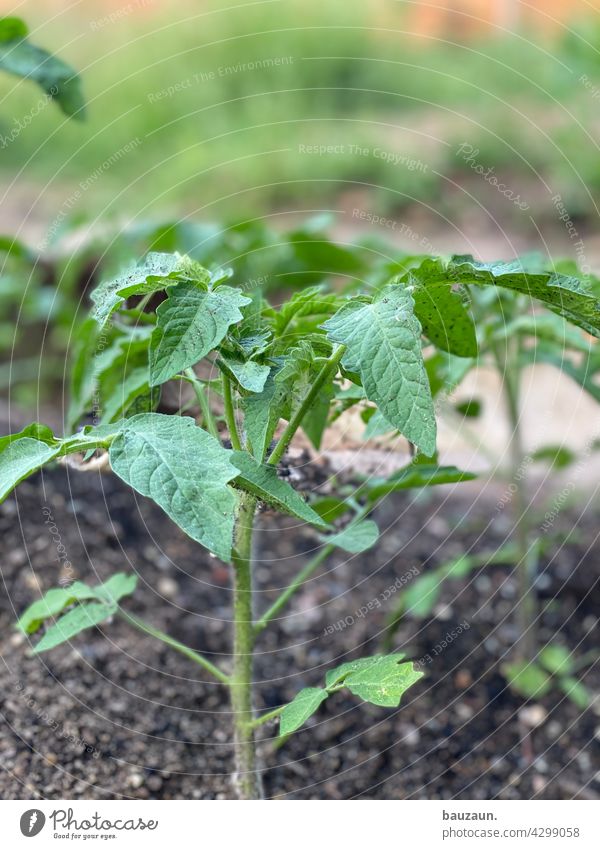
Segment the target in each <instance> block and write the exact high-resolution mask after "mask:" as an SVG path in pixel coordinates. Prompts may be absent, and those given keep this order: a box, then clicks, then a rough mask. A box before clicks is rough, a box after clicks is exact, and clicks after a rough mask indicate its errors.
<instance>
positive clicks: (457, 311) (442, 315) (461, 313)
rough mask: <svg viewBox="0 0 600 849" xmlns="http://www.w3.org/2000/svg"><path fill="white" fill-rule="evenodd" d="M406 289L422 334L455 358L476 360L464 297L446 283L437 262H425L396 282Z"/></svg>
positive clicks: (449, 282) (474, 337)
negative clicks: (412, 301)
mask: <svg viewBox="0 0 600 849" xmlns="http://www.w3.org/2000/svg"><path fill="white" fill-rule="evenodd" d="M400 284H401V285H404V286H407V287H409V291H410V292H411V294H412V296H413V299H414V302H415V306H414V310H415V315H416V317H417V318H418V320H419V322H420V324H421V327H422V328H423V333H424V334H425V336H427V338H428V339H430V340H431V341H432V342H433V343H434V345H436V347H438V348H441V349H442V350H443V351H448V353H450V354H454V355H455V356H457V357H476V356H477V337H476V335H475V325H474V324H473V318H472V316H471V314H470V312H469V308H468V296H467V295H466V293H465V292H464V290H463V291H460V290H459V291H455V288H454V287H453V283H452V281H450V280H447V279H446V274H445V268H444V264H443V262H442V261H441V260H436V259H426V260H425V261H424V262H423V263H422V264H421V265H420V266H419V267H418V268H416V269H411V270H410V271H408V273H407V274H406V275H405V276H403V277H402V278H401V279H400Z"/></svg>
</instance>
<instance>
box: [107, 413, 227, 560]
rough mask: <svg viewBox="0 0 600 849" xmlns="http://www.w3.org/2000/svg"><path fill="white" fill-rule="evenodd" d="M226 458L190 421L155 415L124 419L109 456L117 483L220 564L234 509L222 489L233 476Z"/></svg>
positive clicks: (223, 452)
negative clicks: (123, 484) (153, 507)
mask: <svg viewBox="0 0 600 849" xmlns="http://www.w3.org/2000/svg"><path fill="white" fill-rule="evenodd" d="M230 456H231V452H230V451H227V450H226V449H225V448H223V447H222V445H221V444H220V443H219V442H218V441H217V440H216V439H215V438H214V437H212V436H211V435H210V434H208V433H207V432H206V431H204V430H202V428H200V427H197V426H196V424H195V422H194V420H193V419H191V418H189V417H187V416H168V415H163V414H160V413H143V414H141V415H139V416H132V417H131V418H130V419H125V420H124V421H123V422H122V424H121V430H120V432H119V433H118V435H117V436H116V437H115V439H114V440H113V442H112V443H111V446H110V450H109V457H110V464H111V466H112V469H113V471H114V472H115V473H116V474H117V475H118V476H119V477H120V478H122V479H123V480H124V481H125V482H126V483H128V484H129V485H130V486H132V487H133V488H134V489H135V490H137V491H138V492H140V493H141V494H142V495H147V496H149V497H150V498H152V499H153V500H154V501H155V502H156V503H157V504H158V505H159V506H160V507H162V509H163V510H164V511H165V512H166V513H167V515H169V516H170V517H171V519H173V521H174V522H175V523H176V524H177V525H179V527H180V528H182V530H184V531H185V532H186V534H188V536H190V537H191V538H192V539H195V540H196V541H197V542H200V543H202V545H204V546H206V548H208V549H209V551H212V552H214V553H215V554H216V555H217V556H218V557H220V558H221V559H222V560H225V561H229V560H230V558H231V545H232V536H233V523H234V514H235V509H236V505H237V498H236V496H235V493H234V492H233V490H232V489H231V488H230V487H229V486H227V484H228V483H229V482H230V481H231V480H232V479H233V478H235V477H236V475H237V474H238V471H239V470H238V469H236V467H235V466H233V464H232V463H231V462H230Z"/></svg>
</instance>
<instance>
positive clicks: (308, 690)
mask: <svg viewBox="0 0 600 849" xmlns="http://www.w3.org/2000/svg"><path fill="white" fill-rule="evenodd" d="M328 695H329V693H328V692H327V690H322V689H321V688H320V687H305V688H304V690H300V692H299V693H297V694H296V696H295V698H294V700H293V701H292V702H290V703H289V705H286V706H285V708H284V709H283V711H282V713H281V716H280V717H279V736H280V737H283V736H285V735H286V734H293V733H294V731H297V730H298V728H300V726H301V725H304V723H305V722H306V720H307V719H309V717H311V716H312V715H313V713H315V712H316V711H317V710H318V709H319V707H320V706H321V705H322V704H323V702H324V701H325V699H326V698H327V696H328Z"/></svg>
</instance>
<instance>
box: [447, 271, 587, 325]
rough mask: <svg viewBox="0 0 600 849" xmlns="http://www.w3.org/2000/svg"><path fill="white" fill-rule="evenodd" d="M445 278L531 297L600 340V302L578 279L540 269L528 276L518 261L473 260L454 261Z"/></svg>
mask: <svg viewBox="0 0 600 849" xmlns="http://www.w3.org/2000/svg"><path fill="white" fill-rule="evenodd" d="M446 274H447V276H448V279H449V280H451V281H453V282H455V283H467V284H473V285H478V286H482V285H493V286H501V287H503V288H505V289H510V290H512V291H513V292H520V293H522V294H524V295H530V296H531V297H532V298H537V300H539V301H542V303H544V304H545V305H546V306H547V307H548V309H550V310H552V312H555V313H558V315H561V316H563V318H566V319H568V320H569V321H570V322H571V323H572V324H576V325H578V326H579V327H582V328H583V329H584V330H586V331H587V332H588V333H591V334H592V336H600V302H599V301H598V298H597V297H596V296H595V295H594V294H593V293H592V292H589V291H588V290H587V289H586V287H585V286H584V284H583V283H582V282H581V281H580V280H578V279H577V278H576V277H570V276H567V275H565V274H557V273H556V272H554V271H544V270H539V269H538V270H535V271H533V272H531V273H529V272H528V271H527V270H526V266H525V264H524V263H523V262H522V261H521V260H519V259H515V260H512V261H510V262H490V263H484V262H477V260H475V259H473V257H471V256H455V257H453V258H452V260H451V261H450V262H449V263H448V265H447V268H446Z"/></svg>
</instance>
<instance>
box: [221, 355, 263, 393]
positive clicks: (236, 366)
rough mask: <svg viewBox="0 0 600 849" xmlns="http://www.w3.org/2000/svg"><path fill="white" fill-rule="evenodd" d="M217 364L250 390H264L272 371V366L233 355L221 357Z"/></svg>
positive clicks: (243, 387) (244, 387)
mask: <svg viewBox="0 0 600 849" xmlns="http://www.w3.org/2000/svg"><path fill="white" fill-rule="evenodd" d="M217 365H218V366H219V368H220V369H221V370H222V371H224V372H225V373H226V374H227V375H228V376H229V377H233V379H234V380H235V381H236V382H237V383H239V385H240V386H241V387H242V389H246V390H247V391H248V392H262V391H263V389H264V388H265V383H266V380H267V378H268V376H269V372H270V371H271V366H266V365H261V364H260V363H257V362H255V361H254V360H246V361H245V362H244V361H243V360H234V359H232V358H231V357H221V358H220V359H218V360H217Z"/></svg>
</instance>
